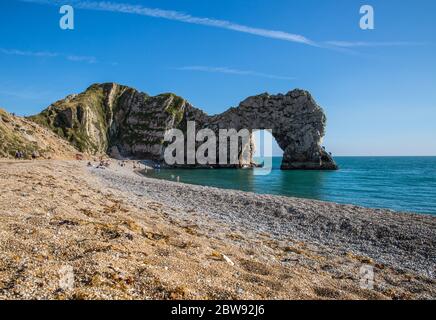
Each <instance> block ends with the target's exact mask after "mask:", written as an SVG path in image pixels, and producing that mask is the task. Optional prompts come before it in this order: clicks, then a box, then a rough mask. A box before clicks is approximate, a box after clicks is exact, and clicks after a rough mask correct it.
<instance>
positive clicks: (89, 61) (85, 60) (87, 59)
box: [66, 55, 97, 63]
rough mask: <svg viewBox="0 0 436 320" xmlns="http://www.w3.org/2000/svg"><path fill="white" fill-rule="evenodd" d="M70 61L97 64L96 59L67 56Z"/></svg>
mask: <svg viewBox="0 0 436 320" xmlns="http://www.w3.org/2000/svg"><path fill="white" fill-rule="evenodd" d="M66 57H67V59H68V60H70V61H75V62H86V63H97V58H96V57H91V56H75V55H67V56H66Z"/></svg>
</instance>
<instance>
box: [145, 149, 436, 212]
mask: <svg viewBox="0 0 436 320" xmlns="http://www.w3.org/2000/svg"><path fill="white" fill-rule="evenodd" d="M335 160H336V162H337V163H338V164H339V166H340V170H338V171H282V170H280V163H281V157H274V158H273V170H272V172H271V173H270V174H269V175H266V176H259V175H254V174H253V170H250V169H245V170H244V169H241V170H235V169H165V170H160V171H149V173H148V174H147V176H151V177H154V178H162V179H167V180H174V179H176V177H177V176H179V177H180V178H179V179H180V182H184V183H191V184H198V185H206V186H214V187H219V188H226V189H239V190H244V191H251V192H256V193H266V194H276V195H284V196H292V197H300V198H309V199H318V200H325V201H333V202H338V203H346V204H355V205H360V206H364V207H370V208H386V209H391V210H395V211H408V212H418V213H428V214H436V157H335Z"/></svg>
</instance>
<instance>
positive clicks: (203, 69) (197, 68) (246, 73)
mask: <svg viewBox="0 0 436 320" xmlns="http://www.w3.org/2000/svg"><path fill="white" fill-rule="evenodd" d="M176 70H180V71H199V72H211V73H225V74H234V75H241V76H254V77H262V78H269V79H278V80H295V78H294V77H286V76H278V75H273V74H267V73H261V72H255V71H247V70H238V69H232V68H228V67H208V66H186V67H179V68H176Z"/></svg>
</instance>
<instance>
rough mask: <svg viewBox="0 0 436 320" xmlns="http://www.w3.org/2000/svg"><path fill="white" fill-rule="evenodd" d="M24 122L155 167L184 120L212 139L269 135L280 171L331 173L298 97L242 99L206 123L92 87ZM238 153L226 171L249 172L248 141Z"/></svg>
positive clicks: (314, 111) (133, 93)
mask: <svg viewBox="0 0 436 320" xmlns="http://www.w3.org/2000/svg"><path fill="white" fill-rule="evenodd" d="M31 119H32V120H33V121H35V122H38V123H40V124H43V125H45V126H47V127H49V128H50V129H51V130H53V131H54V132H55V133H57V134H58V135H60V136H62V137H64V138H65V139H67V140H68V141H70V142H71V143H72V144H73V145H74V146H75V147H77V148H78V149H79V150H80V151H82V152H87V153H91V154H99V153H109V154H113V156H114V157H120V156H121V157H130V158H136V159H152V160H155V161H163V155H164V151H165V147H166V146H167V144H168V143H167V142H165V141H164V136H165V133H166V132H168V130H170V129H173V128H178V129H181V130H182V131H184V132H186V128H187V123H188V121H195V123H196V130H197V131H198V130H200V129H204V128H208V129H211V130H212V131H214V132H215V133H216V135H217V137H218V131H219V129H236V130H237V131H239V130H241V129H247V130H249V131H250V132H253V131H255V130H262V129H271V130H272V135H273V136H274V137H275V139H276V140H277V143H278V144H279V146H280V147H281V148H282V149H283V151H284V155H283V162H282V166H281V167H282V169H337V166H336V164H335V162H334V160H333V159H332V157H331V156H330V154H329V153H328V152H326V151H325V150H324V148H322V146H321V141H322V138H323V136H324V133H325V125H326V117H325V114H324V112H323V110H322V109H321V108H320V107H319V106H318V105H317V104H316V102H315V101H314V100H313V98H312V96H311V95H310V94H309V93H308V92H307V91H303V90H293V91H291V92H289V93H287V94H285V95H283V94H278V95H269V94H266V93H265V94H261V95H258V96H254V97H249V98H247V99H246V100H244V101H243V102H241V103H240V105H239V106H238V107H237V108H230V109H229V110H227V111H225V112H224V113H222V114H219V115H214V116H208V115H207V114H205V113H204V112H203V111H201V110H199V109H197V108H195V107H193V106H192V105H191V104H190V103H189V102H187V101H186V100H185V99H183V98H181V97H178V96H176V95H175V94H172V93H167V94H161V95H158V96H154V97H151V96H149V95H147V94H145V93H141V92H139V91H137V90H135V89H133V88H129V87H126V86H122V85H118V84H115V83H105V84H94V85H92V86H91V87H89V88H88V89H87V90H86V91H85V92H83V93H81V94H78V95H71V96H68V97H66V98H65V99H63V100H60V101H57V102H55V103H54V104H52V105H50V106H49V107H48V108H47V109H46V110H44V111H43V112H42V113H40V114H38V115H36V116H33V117H31ZM238 148H239V150H238V151H239V162H238V163H237V164H236V165H230V166H231V167H246V166H252V165H253V163H254V161H253V158H252V157H253V154H254V140H253V137H250V139H249V141H248V142H246V143H245V145H244V144H241V145H240V146H238ZM243 154H244V155H245V156H244V157H243V156H242V155H243ZM217 155H218V153H217ZM247 155H248V156H247ZM192 166H194V167H198V166H200V165H199V164H197V163H194V164H193V165H192ZM213 166H214V167H222V166H223V165H213ZM207 167H210V166H209V165H208V166H207Z"/></svg>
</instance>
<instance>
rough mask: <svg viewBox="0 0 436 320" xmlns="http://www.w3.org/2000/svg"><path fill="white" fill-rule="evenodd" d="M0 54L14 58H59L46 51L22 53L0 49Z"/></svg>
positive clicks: (15, 50) (16, 50) (55, 54)
mask: <svg viewBox="0 0 436 320" xmlns="http://www.w3.org/2000/svg"><path fill="white" fill-rule="evenodd" d="M0 53H3V54H7V55H14V56H26V57H46V58H53V57H57V56H59V54H58V53H56V52H48V51H23V50H18V49H5V48H0Z"/></svg>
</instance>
